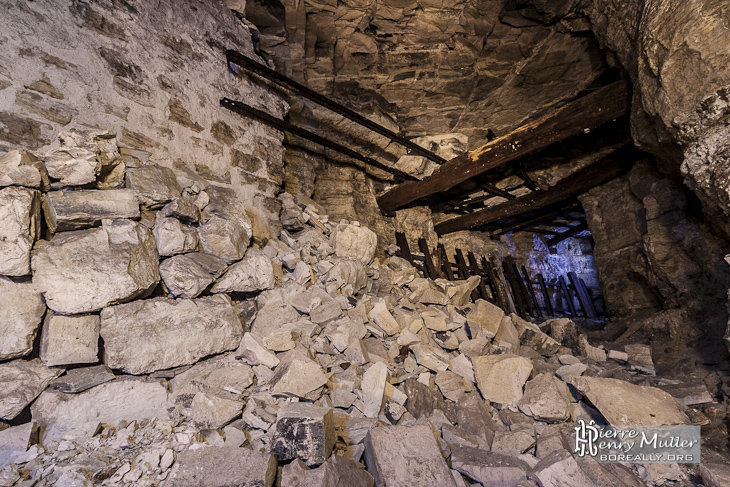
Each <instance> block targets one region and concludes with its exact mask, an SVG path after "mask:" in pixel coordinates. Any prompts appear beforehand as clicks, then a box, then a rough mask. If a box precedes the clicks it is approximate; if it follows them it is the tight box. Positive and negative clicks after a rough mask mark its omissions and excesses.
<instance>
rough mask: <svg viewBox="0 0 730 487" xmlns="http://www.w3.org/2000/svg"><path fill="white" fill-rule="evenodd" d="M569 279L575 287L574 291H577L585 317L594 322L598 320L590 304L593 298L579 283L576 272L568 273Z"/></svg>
mask: <svg viewBox="0 0 730 487" xmlns="http://www.w3.org/2000/svg"><path fill="white" fill-rule="evenodd" d="M568 279H570V283H571V284H572V285H573V289H575V293H576V294H577V295H578V302H579V303H580V307H581V309H582V310H583V315H584V316H585V317H586V318H590V319H592V320H596V319H598V316H596V313H595V311H593V310H592V309H591V306H590V305H589V304H588V303H589V302H590V301H591V297H590V296H588V293H587V292H586V290H584V289H583V287H582V286H581V285H580V282H579V281H578V276H577V275H576V274H575V272H568ZM591 304H593V303H591Z"/></svg>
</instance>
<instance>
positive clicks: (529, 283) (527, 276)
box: [522, 266, 545, 318]
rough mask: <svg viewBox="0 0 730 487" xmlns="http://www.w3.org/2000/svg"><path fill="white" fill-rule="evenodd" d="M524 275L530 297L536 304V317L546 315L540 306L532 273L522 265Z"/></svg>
mask: <svg viewBox="0 0 730 487" xmlns="http://www.w3.org/2000/svg"><path fill="white" fill-rule="evenodd" d="M522 277H523V278H524V280H525V285H526V286H527V291H528V293H529V295H530V298H531V299H532V301H533V304H534V305H535V318H542V317H543V316H545V315H543V313H542V309H541V308H540V302H539V301H538V300H537V295H536V294H535V288H534V287H533V285H532V279H530V274H528V273H527V268H525V266H522Z"/></svg>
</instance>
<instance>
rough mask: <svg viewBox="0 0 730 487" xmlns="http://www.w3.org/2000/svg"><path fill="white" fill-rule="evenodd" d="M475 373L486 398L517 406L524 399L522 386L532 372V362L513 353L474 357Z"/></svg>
mask: <svg viewBox="0 0 730 487" xmlns="http://www.w3.org/2000/svg"><path fill="white" fill-rule="evenodd" d="M472 363H473V365H474V375H475V376H476V379H477V385H478V387H479V391H480V392H481V393H482V396H483V397H484V399H486V400H488V401H491V402H494V403H497V404H503V405H509V406H515V405H516V404H517V402H518V401H519V400H520V399H522V394H523V392H522V387H523V386H524V385H525V382H526V381H527V378H528V377H529V376H530V374H531V373H532V362H531V361H530V360H529V359H526V358H525V357H518V356H516V355H511V354H502V355H486V356H482V357H475V358H472Z"/></svg>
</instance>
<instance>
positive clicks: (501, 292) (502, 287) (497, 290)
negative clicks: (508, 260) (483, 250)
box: [482, 257, 516, 314]
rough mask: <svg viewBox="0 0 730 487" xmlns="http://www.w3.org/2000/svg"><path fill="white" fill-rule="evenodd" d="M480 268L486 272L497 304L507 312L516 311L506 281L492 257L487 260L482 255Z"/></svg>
mask: <svg viewBox="0 0 730 487" xmlns="http://www.w3.org/2000/svg"><path fill="white" fill-rule="evenodd" d="M482 268H483V269H484V270H485V271H486V272H487V276H488V277H489V280H490V281H491V282H492V289H493V290H494V295H495V297H496V299H497V306H499V307H500V308H502V311H504V312H505V313H507V314H510V313H516V310H515V305H514V303H513V302H512V300H511V299H510V296H509V293H508V292H507V283H506V282H505V281H504V275H503V274H501V273H500V272H499V267H498V266H497V262H496V261H495V259H494V257H492V258H490V259H489V261H487V258H486V257H482Z"/></svg>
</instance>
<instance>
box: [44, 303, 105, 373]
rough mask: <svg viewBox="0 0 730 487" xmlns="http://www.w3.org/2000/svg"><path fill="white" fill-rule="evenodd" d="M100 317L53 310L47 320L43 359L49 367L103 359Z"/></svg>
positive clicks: (45, 322)
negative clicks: (61, 312)
mask: <svg viewBox="0 0 730 487" xmlns="http://www.w3.org/2000/svg"><path fill="white" fill-rule="evenodd" d="M98 354H99V316H97V315H77V316H63V315H56V314H51V313H49V314H48V315H47V316H46V319H45V321H44V322H43V332H42V334H41V351H40V356H41V360H42V361H43V363H44V364H46V365H47V366H49V367H51V366H55V365H69V364H89V363H91V364H93V363H96V362H98V361H99V357H98Z"/></svg>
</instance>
